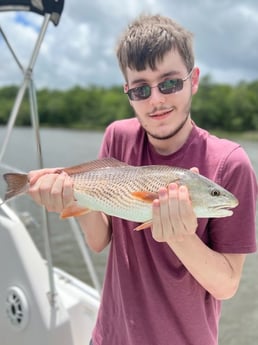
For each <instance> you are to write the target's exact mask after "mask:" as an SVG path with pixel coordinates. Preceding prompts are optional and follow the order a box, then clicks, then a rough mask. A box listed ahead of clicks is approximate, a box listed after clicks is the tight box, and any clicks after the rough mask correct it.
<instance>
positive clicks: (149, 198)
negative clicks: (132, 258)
mask: <svg viewBox="0 0 258 345" xmlns="http://www.w3.org/2000/svg"><path fill="white" fill-rule="evenodd" d="M62 171H64V172H66V173H67V174H68V175H69V176H70V177H71V179H72V180H73V191H74V196H75V198H76V200H77V201H78V207H77V206H71V208H69V207H68V208H67V209H65V210H63V212H62V213H61V217H62V218H66V217H70V216H74V215H81V214H83V213H86V212H88V211H89V210H96V211H102V212H104V213H106V214H108V215H111V216H116V217H120V218H122V219H127V220H131V221H135V222H144V224H143V227H141V228H144V226H145V225H146V227H147V225H148V226H149V224H150V221H151V219H152V202H153V200H154V199H156V198H158V191H159V189H160V188H161V187H167V186H168V184H169V183H171V182H175V183H177V184H178V185H185V186H186V187H187V189H188V191H189V195H190V199H191V203H192V206H193V210H194V212H195V214H196V216H197V217H198V218H210V217H216V218H219V217H227V216H230V215H232V213H233V212H232V210H231V208H234V207H236V206H237V205H238V200H237V199H236V197H235V196H234V195H233V194H232V193H230V192H229V191H227V190H226V189H225V188H223V187H221V186H219V185H218V184H216V183H214V182H213V181H211V180H209V179H207V178H206V177H204V176H202V175H200V174H196V173H194V172H191V171H190V170H186V169H181V168H177V167H170V166H159V165H154V166H139V167H134V166H130V165H127V164H126V163H123V162H120V161H118V160H116V159H113V158H107V159H102V160H96V161H92V162H87V163H84V164H81V165H78V166H73V167H69V168H64V169H57V170H56V173H61V172H62ZM4 177H5V180H6V182H7V184H8V188H7V192H6V195H5V200H8V199H10V198H11V197H14V196H16V195H19V194H22V193H24V192H26V190H27V188H28V183H27V182H28V177H27V175H26V174H15V173H7V174H5V175H4Z"/></svg>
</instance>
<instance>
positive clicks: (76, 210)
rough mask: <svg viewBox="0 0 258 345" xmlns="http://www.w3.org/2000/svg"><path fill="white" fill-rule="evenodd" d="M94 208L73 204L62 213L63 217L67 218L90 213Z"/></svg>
mask: <svg viewBox="0 0 258 345" xmlns="http://www.w3.org/2000/svg"><path fill="white" fill-rule="evenodd" d="M91 211H92V210H90V209H89V208H86V207H80V206H77V205H72V206H69V207H66V208H64V209H63V211H62V212H61V213H60V218H61V219H66V218H69V217H78V216H83V215H84V214H87V213H90V212H91Z"/></svg>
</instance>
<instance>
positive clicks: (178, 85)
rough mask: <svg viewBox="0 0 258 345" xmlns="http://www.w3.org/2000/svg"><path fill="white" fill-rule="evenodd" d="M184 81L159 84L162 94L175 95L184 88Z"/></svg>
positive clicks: (168, 81)
mask: <svg viewBox="0 0 258 345" xmlns="http://www.w3.org/2000/svg"><path fill="white" fill-rule="evenodd" d="M183 84H184V81H183V80H182V79H170V80H165V81H164V82H163V83H160V84H159V90H160V92H162V93H164V94H169V93H175V92H178V91H180V90H182V88H183Z"/></svg>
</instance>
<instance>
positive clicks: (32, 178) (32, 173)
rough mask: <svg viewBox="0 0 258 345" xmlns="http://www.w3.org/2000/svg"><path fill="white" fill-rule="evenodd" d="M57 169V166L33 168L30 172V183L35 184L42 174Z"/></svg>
mask: <svg viewBox="0 0 258 345" xmlns="http://www.w3.org/2000/svg"><path fill="white" fill-rule="evenodd" d="M56 171H57V168H47V169H40V170H32V171H30V172H29V173H28V179H29V181H30V184H31V185H32V184H34V183H35V182H36V181H37V180H38V179H39V178H40V177H41V176H44V175H46V174H54V173H55V172H56Z"/></svg>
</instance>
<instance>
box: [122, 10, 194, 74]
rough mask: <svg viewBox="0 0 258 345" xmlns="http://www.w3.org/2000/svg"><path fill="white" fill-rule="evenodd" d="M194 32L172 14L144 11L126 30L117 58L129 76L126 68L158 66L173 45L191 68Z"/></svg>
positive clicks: (139, 69) (136, 68)
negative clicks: (169, 16) (177, 21)
mask: <svg viewBox="0 0 258 345" xmlns="http://www.w3.org/2000/svg"><path fill="white" fill-rule="evenodd" d="M192 41H193V35H192V33H191V32H190V31H188V30H186V29H185V28H183V27H182V26H181V25H179V24H178V23H176V22H175V21H173V20H172V19H170V18H168V17H164V16H161V15H141V16H139V17H138V18H136V19H135V20H134V21H133V22H132V23H131V24H130V25H129V26H128V28H127V29H126V30H125V32H124V33H123V35H122V36H121V38H120V39H119V41H118V45H117V50H116V54H117V58H118V62H119V66H120V68H121V71H122V73H123V75H124V77H125V79H127V78H126V68H127V67H129V68H131V69H135V70H137V71H141V70H144V69H146V68H147V67H150V68H151V69H153V70H154V69H155V68H156V64H157V62H159V61H161V60H162V59H163V57H164V55H165V54H166V53H167V52H169V51H170V50H171V49H176V50H177V51H178V52H179V54H180V55H181V57H182V59H183V61H184V63H185V65H186V68H187V70H188V71H189V72H190V71H191V70H192V68H193V67H194V53H193V42H192Z"/></svg>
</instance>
